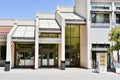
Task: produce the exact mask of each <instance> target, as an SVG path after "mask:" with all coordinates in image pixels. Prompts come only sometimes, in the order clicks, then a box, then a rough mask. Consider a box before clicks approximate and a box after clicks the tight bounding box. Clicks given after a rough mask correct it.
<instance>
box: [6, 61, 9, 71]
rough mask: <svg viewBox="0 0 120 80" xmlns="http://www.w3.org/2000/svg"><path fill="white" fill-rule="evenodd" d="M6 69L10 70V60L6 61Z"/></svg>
mask: <svg viewBox="0 0 120 80" xmlns="http://www.w3.org/2000/svg"><path fill="white" fill-rule="evenodd" d="M5 71H10V61H6V62H5Z"/></svg>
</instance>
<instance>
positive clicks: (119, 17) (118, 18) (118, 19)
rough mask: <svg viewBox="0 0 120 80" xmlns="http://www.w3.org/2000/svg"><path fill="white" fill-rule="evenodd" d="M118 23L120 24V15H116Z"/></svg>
mask: <svg viewBox="0 0 120 80" xmlns="http://www.w3.org/2000/svg"><path fill="white" fill-rule="evenodd" d="M116 23H117V24H120V14H116Z"/></svg>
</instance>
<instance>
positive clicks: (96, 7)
mask: <svg viewBox="0 0 120 80" xmlns="http://www.w3.org/2000/svg"><path fill="white" fill-rule="evenodd" d="M91 8H92V9H97V10H109V9H110V7H109V6H92V7H91Z"/></svg>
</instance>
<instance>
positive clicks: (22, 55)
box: [16, 51, 34, 67]
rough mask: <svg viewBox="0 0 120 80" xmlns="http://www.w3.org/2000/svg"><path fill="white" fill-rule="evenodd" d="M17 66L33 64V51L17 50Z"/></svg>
mask: <svg viewBox="0 0 120 80" xmlns="http://www.w3.org/2000/svg"><path fill="white" fill-rule="evenodd" d="M16 66H17V67H28V66H29V67H30V66H34V53H33V52H31V51H18V52H17V54H16Z"/></svg>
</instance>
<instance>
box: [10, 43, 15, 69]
mask: <svg viewBox="0 0 120 80" xmlns="http://www.w3.org/2000/svg"><path fill="white" fill-rule="evenodd" d="M11 51H12V53H11V55H12V58H11V60H12V61H11V67H14V61H15V60H14V55H15V44H14V43H12V44H11Z"/></svg>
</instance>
